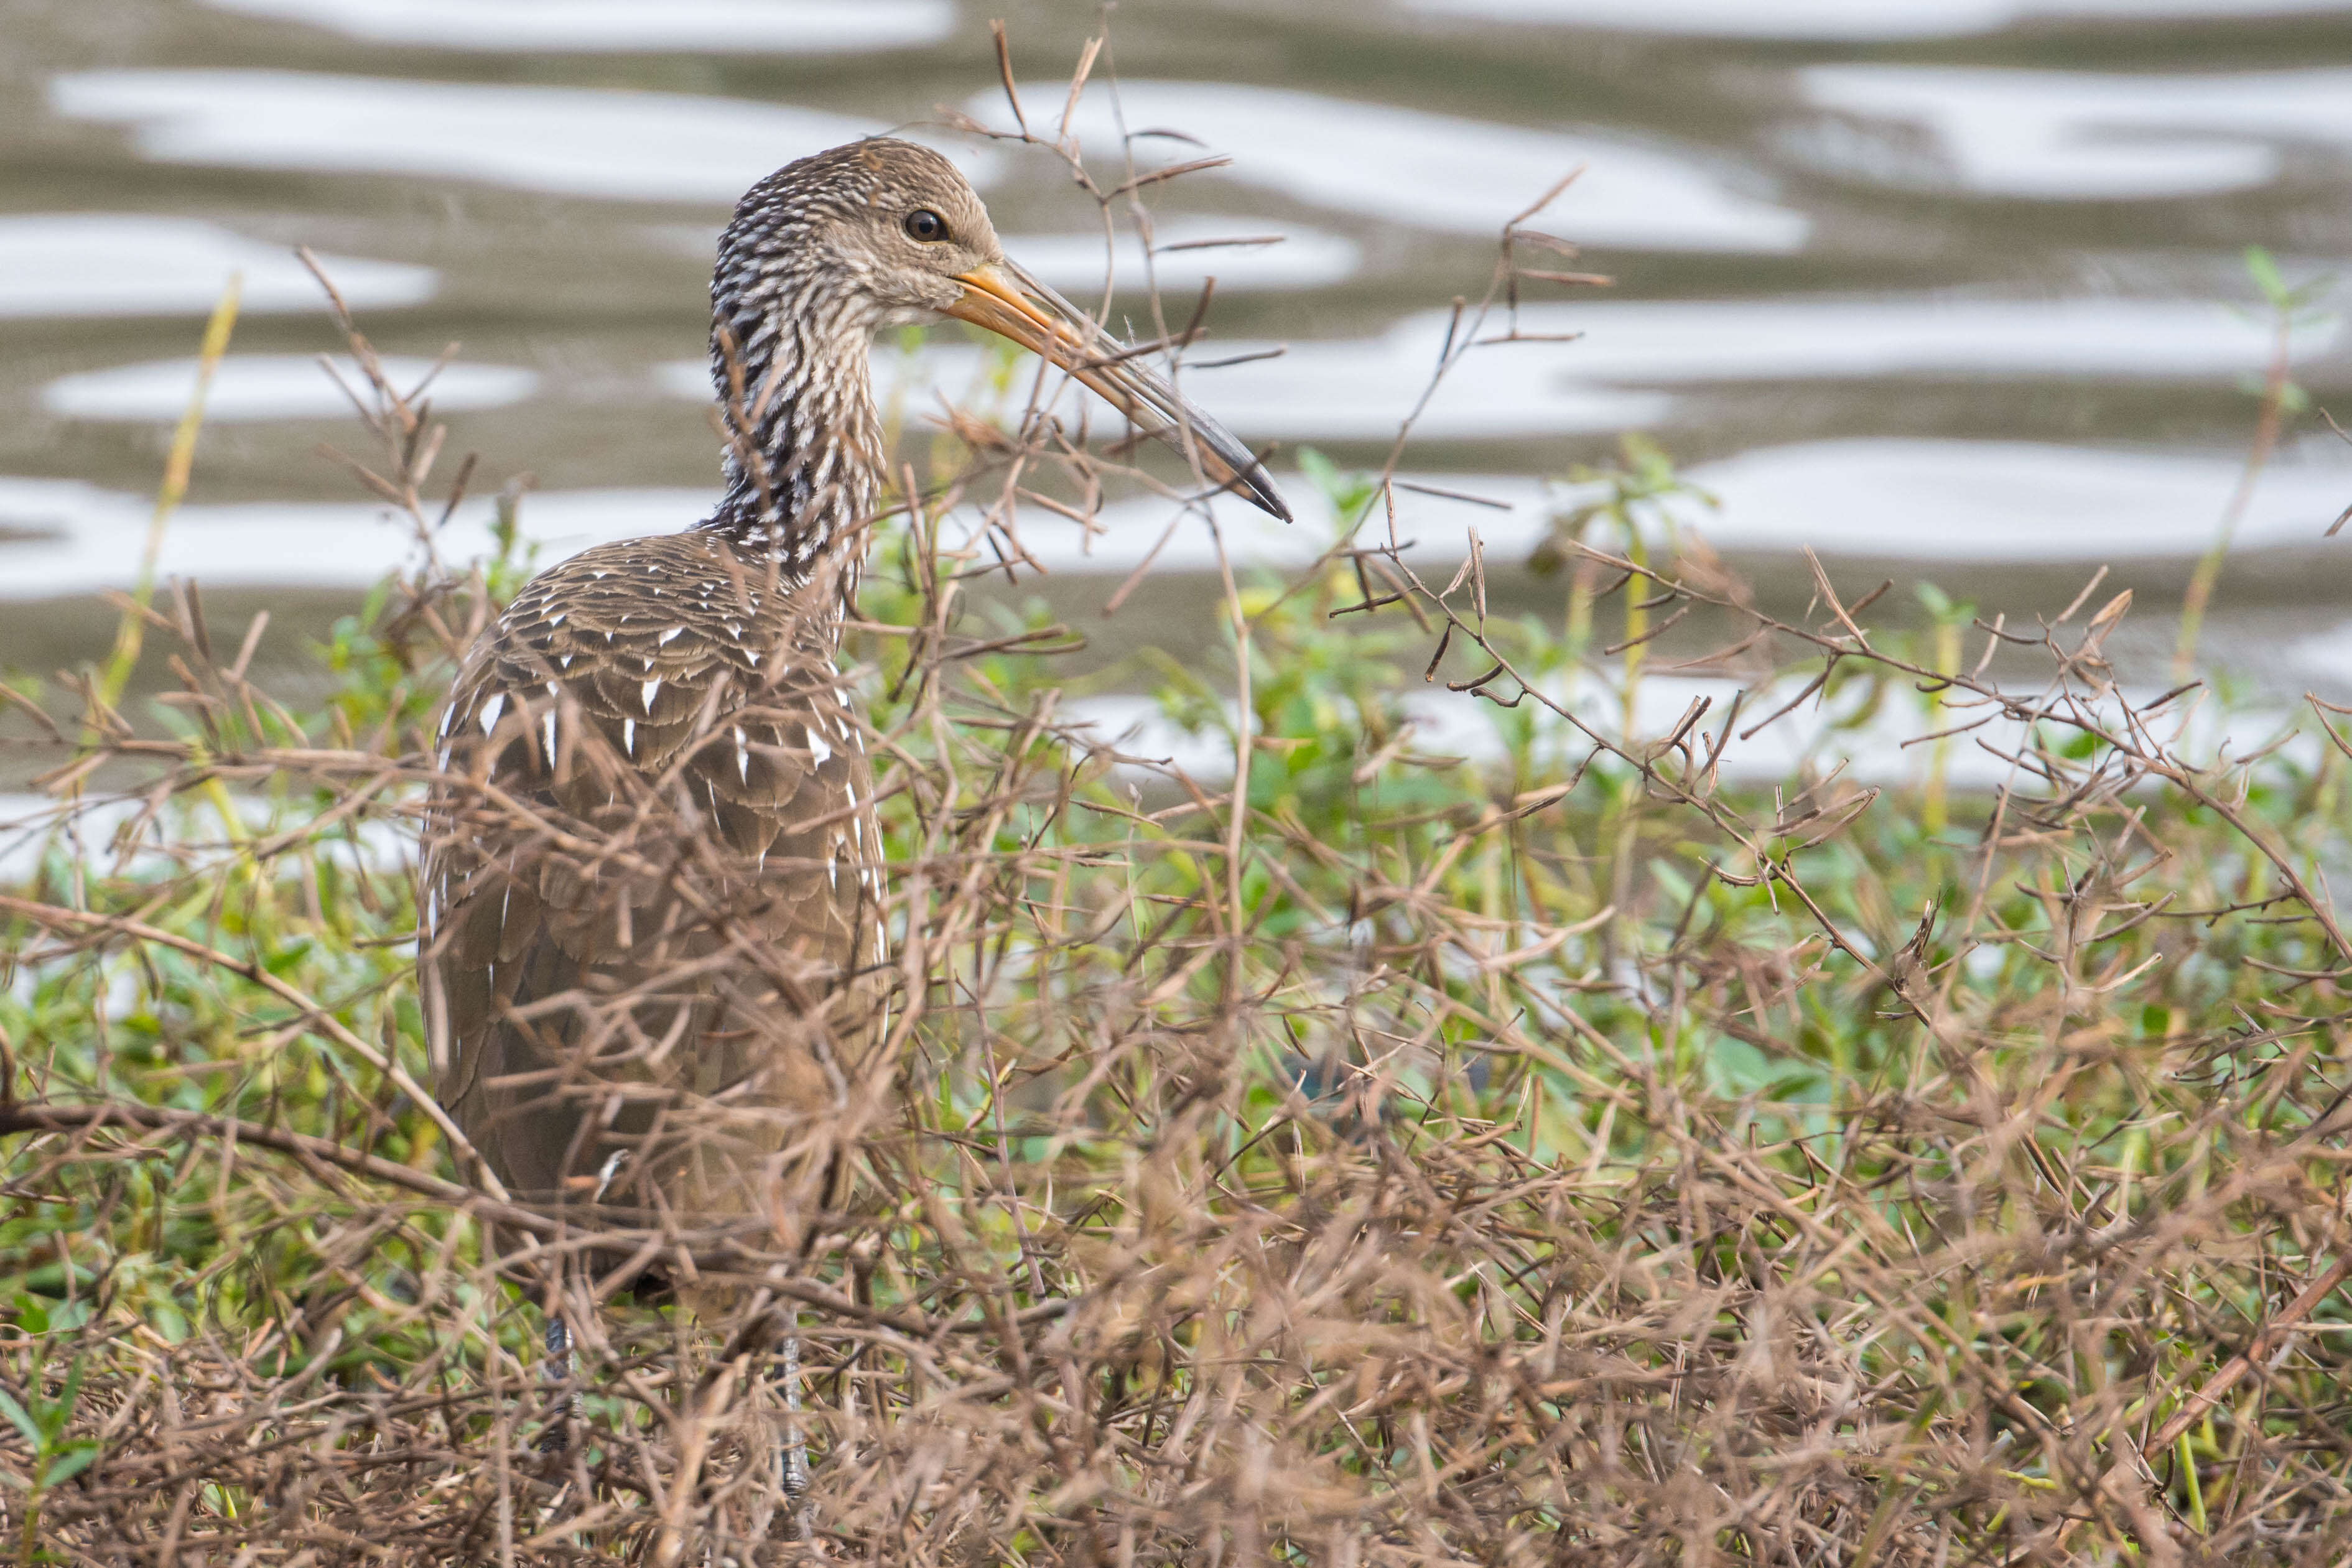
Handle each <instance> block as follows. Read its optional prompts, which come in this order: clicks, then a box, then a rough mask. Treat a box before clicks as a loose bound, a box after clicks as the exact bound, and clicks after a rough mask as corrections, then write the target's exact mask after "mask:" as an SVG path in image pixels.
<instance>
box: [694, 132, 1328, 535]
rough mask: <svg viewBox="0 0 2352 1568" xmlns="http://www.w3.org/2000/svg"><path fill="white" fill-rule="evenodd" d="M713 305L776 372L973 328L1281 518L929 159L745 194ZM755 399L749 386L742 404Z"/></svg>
mask: <svg viewBox="0 0 2352 1568" xmlns="http://www.w3.org/2000/svg"><path fill="white" fill-rule="evenodd" d="M711 303H712V305H713V307H714V309H715V311H716V313H717V318H718V321H719V327H720V328H721V329H722V330H724V331H727V332H730V333H731V334H732V340H733V341H734V342H735V343H737V344H739V345H740V351H741V354H742V358H743V360H744V361H745V362H746V364H747V365H749V364H761V363H769V362H776V363H781V362H782V361H779V360H775V359H774V356H773V354H772V349H773V347H774V346H775V344H776V343H778V342H779V341H782V340H792V339H799V340H802V342H803V344H804V345H806V344H809V343H811V342H812V341H814V340H831V341H834V342H840V341H841V340H843V339H845V338H854V339H856V340H857V342H858V345H859V347H860V348H861V349H862V346H863V344H864V343H865V342H866V341H870V340H871V338H872V335H873V334H874V333H875V332H876V331H877V330H879V329H882V328H885V327H892V326H908V325H914V324H919V323H924V322H929V321H936V320H939V319H942V318H953V319H957V320H960V321H969V322H971V323H972V324H973V325H975V326H978V327H982V328H985V329H988V330H989V331H991V332H994V333H996V334H997V335H998V336H1000V337H1003V338H1006V339H1009V340H1012V341H1013V342H1015V343H1017V344H1019V345H1020V346H1021V347H1023V348H1024V349H1027V350H1030V351H1031V352H1032V353H1035V354H1038V355H1041V356H1043V357H1044V358H1045V359H1046V360H1047V361H1051V362H1052V363H1054V364H1055V365H1058V366H1060V367H1061V368H1062V369H1063V370H1065V371H1068V372H1069V373H1070V374H1071V375H1072V376H1074V377H1076V379H1077V380H1078V381H1079V382H1082V383H1083V384H1085V385H1086V386H1087V387H1088V388H1091V389H1092V390H1093V391H1094V392H1097V394H1099V395H1100V396H1102V397H1103V398H1105V399H1107V400H1108V402H1110V403H1111V404H1112V405H1113V406H1115V407H1117V408H1118V410H1119V411H1120V412H1121V413H1124V414H1126V415H1127V417H1128V418H1129V420H1130V421H1131V422H1133V423H1134V424H1135V425H1136V426H1137V427H1138V428H1139V429H1141V430H1144V431H1147V432H1149V433H1150V434H1155V435H1158V436H1160V437H1161V438H1163V439H1165V440H1166V441H1168V442H1169V443H1170V444H1172V445H1174V446H1176V447H1177V448H1178V449H1179V450H1180V451H1183V452H1185V453H1186V454H1187V455H1188V456H1192V457H1195V458H1197V459H1198V461H1199V463H1200V465H1201V468H1202V472H1203V473H1204V474H1206V475H1207V476H1209V477H1210V478H1211V479H1213V480H1214V481H1215V482H1217V483H1219V484H1221V485H1224V486H1229V487H1231V488H1232V489H1234V490H1236V491H1238V492H1239V493H1240V494H1242V495H1243V496H1244V497H1247V498H1248V499H1249V500H1250V501H1252V502H1253V503H1255V505H1257V506H1258V507H1263V508H1264V509H1265V510H1266V511H1268V512H1271V513H1273V514H1274V515H1275V516H1276V517H1280V518H1282V519H1284V520H1285V521H1288V520H1289V517H1290V512H1289V509H1288V508H1287V507H1285V506H1284V505H1283V502H1282V497H1280V496H1279V495H1277V494H1276V491H1275V488H1274V484H1273V481H1272V480H1271V479H1269V478H1268V477H1267V476H1266V473H1265V468H1264V466H1263V465H1260V463H1259V462H1258V460H1257V458H1256V456H1255V455H1254V454H1252V453H1251V451H1250V450H1249V448H1248V447H1246V446H1244V445H1243V444H1242V443H1241V442H1240V441H1239V440H1238V439H1236V438H1235V437H1234V435H1233V434H1232V433H1231V432H1229V431H1227V430H1226V429H1225V428H1224V427H1223V425H1221V424H1219V423H1217V422H1216V421H1214V420H1213V419H1211V418H1210V417H1209V416H1208V415H1207V414H1205V413H1202V412H1201V410H1200V409H1198V408H1197V407H1195V406H1194V405H1193V404H1192V402H1191V401H1190V400H1188V399H1186V398H1185V397H1183V396H1182V395H1181V393H1179V392H1177V391H1176V389H1175V388H1174V387H1173V386H1172V385H1171V384H1170V383H1169V382H1168V381H1167V380H1166V379H1165V378H1164V377H1162V376H1160V375H1159V374H1158V373H1157V372H1155V371H1152V370H1151V369H1150V367H1149V366H1148V365H1147V364H1145V363H1144V361H1143V357H1142V356H1141V355H1136V354H1130V353H1129V352H1128V351H1127V350H1126V349H1125V347H1124V346H1123V345H1121V344H1120V343H1119V342H1118V340H1115V339H1113V338H1112V337H1110V335H1109V334H1108V333H1106V332H1104V331H1103V330H1102V329H1100V328H1099V327H1097V325H1096V324H1095V323H1094V321H1093V319H1091V318H1089V317H1088V316H1087V314H1086V312H1084V311H1082V310H1080V309H1078V308H1076V306H1074V305H1072V304H1071V303H1070V302H1069V301H1068V300H1066V299H1064V298H1062V297H1061V296H1060V295H1058V294H1056V293H1055V292H1054V291H1053V290H1052V289H1051V288H1048V287H1045V285H1044V284H1042V283H1040V282H1038V281H1037V280H1036V279H1035V278H1034V277H1030V276H1029V275H1028V274H1027V273H1025V272H1024V271H1023V270H1022V269H1021V268H1020V267H1018V266H1017V265H1015V264H1014V263H1013V262H1012V261H1010V260H1008V259H1007V258H1006V256H1005V255H1004V247H1003V246H1002V245H1001V244H999V243H998V241H997V237H996V229H995V226H994V225H992V224H991V223H990V222H989V219H988V209H987V208H986V207H985V206H983V205H982V204H981V200H980V196H979V193H977V192H975V191H974V190H973V189H972V188H971V182H969V181H967V180H966V179H965V178H964V177H963V175H962V174H961V173H960V172H958V171H957V169H956V167H955V165H954V164H952V163H950V162H948V161H947V160H946V159H945V158H943V157H941V156H940V154H939V153H937V152H932V151H931V150H930V149H929V148H928V147H920V146H918V145H916V144H915V143H913V142H911V141H898V140H897V139H895V138H890V137H874V138H870V139H868V140H866V141H855V142H851V143H849V144H848V145H846V146H843V147H835V148H833V149H831V150H830V151H828V152H819V153H816V154H814V155H813V156H811V157H807V158H803V159H801V160H800V161H799V162H795V163H788V164H786V165H785V166H784V167H783V168H782V169H779V170H777V171H776V172H774V173H772V174H771V175H769V176H768V177H767V178H766V179H764V180H762V181H761V182H760V183H758V184H757V185H754V186H752V187H751V192H750V193H748V194H747V195H745V196H744V198H743V201H742V203H741V204H740V205H739V206H738V207H737V208H736V210H735V219H734V221H733V222H732V223H730V224H729V225H728V226H727V231H726V233H725V234H724V235H721V236H720V238H719V269H718V272H717V274H716V275H715V276H714V277H713V279H712V283H711ZM793 357H794V358H796V359H798V360H801V361H803V362H815V361H823V360H825V359H826V358H827V356H825V355H824V354H821V353H810V352H807V351H806V350H805V349H804V350H803V353H802V354H799V355H795V356H793ZM721 370H722V382H723V379H724V367H723V366H722V367H721ZM758 394H759V388H758V386H757V384H756V378H754V379H753V384H751V385H747V386H745V387H744V388H743V389H742V395H743V397H744V398H745V401H746V402H751V401H752V400H755V399H757V397H758ZM755 406H756V405H755Z"/></svg>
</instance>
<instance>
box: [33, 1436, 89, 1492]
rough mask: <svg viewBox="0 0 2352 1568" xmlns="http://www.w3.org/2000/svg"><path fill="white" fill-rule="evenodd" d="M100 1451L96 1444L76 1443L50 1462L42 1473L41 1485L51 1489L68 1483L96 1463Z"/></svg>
mask: <svg viewBox="0 0 2352 1568" xmlns="http://www.w3.org/2000/svg"><path fill="white" fill-rule="evenodd" d="M102 1451H103V1450H101V1449H100V1448H99V1446H98V1445H97V1444H96V1443H76V1444H75V1445H74V1446H73V1448H72V1449H71V1450H70V1451H69V1452H68V1453H65V1454H63V1455H60V1456H59V1457H58V1458H56V1459H55V1460H53V1461H51V1463H50V1465H49V1468H48V1469H47V1470H45V1471H44V1472H42V1475H41V1485H42V1486H44V1487H53V1486H58V1485H61V1484H62V1483H64V1482H66V1481H69V1480H71V1479H74V1477H76V1476H78V1475H79V1474H81V1473H82V1471H84V1470H86V1469H89V1467H90V1466H92V1465H93V1464H96V1463H97V1462H98V1456H99V1455H100V1453H101V1452H102Z"/></svg>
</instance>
